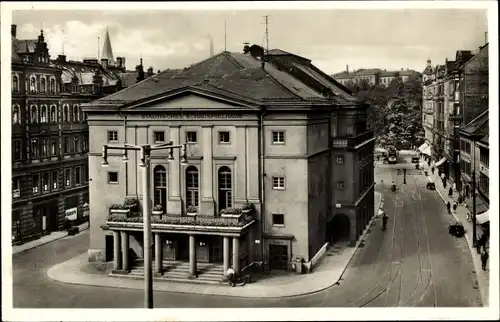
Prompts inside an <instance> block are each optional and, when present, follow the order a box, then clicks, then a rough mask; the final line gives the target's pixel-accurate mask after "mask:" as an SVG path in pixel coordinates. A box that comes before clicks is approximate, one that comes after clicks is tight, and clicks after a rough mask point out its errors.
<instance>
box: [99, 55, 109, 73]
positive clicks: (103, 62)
mask: <svg viewBox="0 0 500 322" xmlns="http://www.w3.org/2000/svg"><path fill="white" fill-rule="evenodd" d="M108 63H109V60H108V59H107V58H101V66H102V68H103V69H104V70H108Z"/></svg>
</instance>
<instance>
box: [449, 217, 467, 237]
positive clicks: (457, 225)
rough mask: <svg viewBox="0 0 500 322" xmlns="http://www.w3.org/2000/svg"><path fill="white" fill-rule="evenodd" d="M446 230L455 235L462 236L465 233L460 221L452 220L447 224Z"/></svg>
mask: <svg viewBox="0 0 500 322" xmlns="http://www.w3.org/2000/svg"><path fill="white" fill-rule="evenodd" d="M448 232H449V233H450V234H452V235H453V236H456V237H462V236H463V235H464V234H465V229H464V225H462V223H461V222H458V221H454V222H451V223H450V224H449V225H448Z"/></svg>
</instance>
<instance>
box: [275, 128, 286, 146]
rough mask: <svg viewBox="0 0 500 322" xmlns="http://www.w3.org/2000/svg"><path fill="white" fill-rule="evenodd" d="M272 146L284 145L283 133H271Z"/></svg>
mask: <svg viewBox="0 0 500 322" xmlns="http://www.w3.org/2000/svg"><path fill="white" fill-rule="evenodd" d="M273 144H285V132H283V131H279V132H273Z"/></svg>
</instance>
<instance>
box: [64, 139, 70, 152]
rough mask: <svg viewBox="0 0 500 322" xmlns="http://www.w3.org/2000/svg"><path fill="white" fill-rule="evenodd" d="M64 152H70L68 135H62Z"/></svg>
mask: <svg viewBox="0 0 500 322" xmlns="http://www.w3.org/2000/svg"><path fill="white" fill-rule="evenodd" d="M63 148H64V153H70V152H71V144H70V141H69V136H65V137H64V147H63Z"/></svg>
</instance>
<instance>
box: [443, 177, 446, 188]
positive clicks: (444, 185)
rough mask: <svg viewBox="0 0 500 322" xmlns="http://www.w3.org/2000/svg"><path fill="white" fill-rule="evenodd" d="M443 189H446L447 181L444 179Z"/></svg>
mask: <svg viewBox="0 0 500 322" xmlns="http://www.w3.org/2000/svg"><path fill="white" fill-rule="evenodd" d="M443 187H444V188H445V189H446V179H443Z"/></svg>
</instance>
